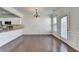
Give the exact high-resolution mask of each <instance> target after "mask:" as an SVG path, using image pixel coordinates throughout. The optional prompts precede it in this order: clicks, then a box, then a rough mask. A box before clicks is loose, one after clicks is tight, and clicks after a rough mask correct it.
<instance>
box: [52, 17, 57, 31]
mask: <svg viewBox="0 0 79 59" xmlns="http://www.w3.org/2000/svg"><path fill="white" fill-rule="evenodd" d="M53 31H54V32H57V17H53Z"/></svg>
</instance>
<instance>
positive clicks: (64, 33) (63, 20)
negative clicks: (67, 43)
mask: <svg viewBox="0 0 79 59" xmlns="http://www.w3.org/2000/svg"><path fill="white" fill-rule="evenodd" d="M67 21H68V18H67V16H65V17H62V18H61V37H62V38H65V39H66V40H67V33H68V32H67Z"/></svg>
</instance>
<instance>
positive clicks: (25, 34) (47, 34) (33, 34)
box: [23, 33, 51, 35]
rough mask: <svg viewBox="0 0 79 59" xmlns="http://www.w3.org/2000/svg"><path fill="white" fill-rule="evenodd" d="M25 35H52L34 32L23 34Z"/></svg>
mask: <svg viewBox="0 0 79 59" xmlns="http://www.w3.org/2000/svg"><path fill="white" fill-rule="evenodd" d="M23 35H51V33H32V34H23Z"/></svg>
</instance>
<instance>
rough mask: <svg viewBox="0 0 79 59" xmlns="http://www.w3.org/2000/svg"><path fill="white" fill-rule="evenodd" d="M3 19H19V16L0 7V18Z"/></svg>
mask: <svg viewBox="0 0 79 59" xmlns="http://www.w3.org/2000/svg"><path fill="white" fill-rule="evenodd" d="M1 17H17V16H16V15H14V14H12V13H11V12H9V11H7V10H4V9H3V8H1V7H0V18H1Z"/></svg>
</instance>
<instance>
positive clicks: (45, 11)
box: [14, 7, 60, 16]
mask: <svg viewBox="0 0 79 59" xmlns="http://www.w3.org/2000/svg"><path fill="white" fill-rule="evenodd" d="M14 8H15V9H16V10H18V11H19V12H21V13H22V14H23V15H25V16H26V15H33V13H34V12H35V9H38V13H39V14H40V16H41V15H42V16H48V15H50V14H52V13H53V11H55V10H57V9H59V8H60V7H14Z"/></svg>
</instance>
